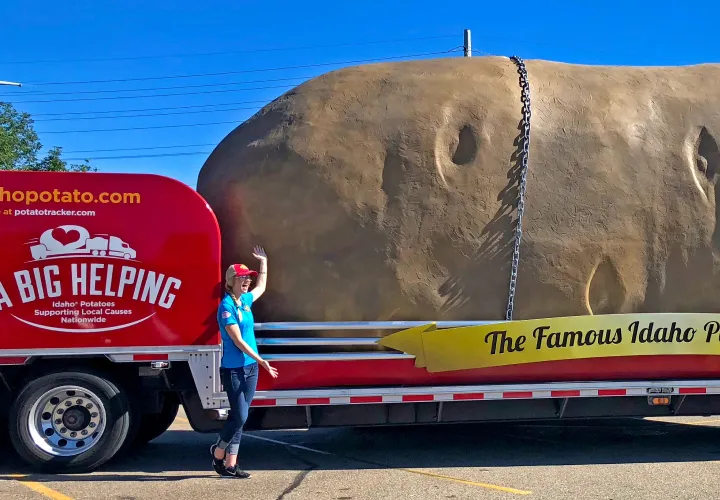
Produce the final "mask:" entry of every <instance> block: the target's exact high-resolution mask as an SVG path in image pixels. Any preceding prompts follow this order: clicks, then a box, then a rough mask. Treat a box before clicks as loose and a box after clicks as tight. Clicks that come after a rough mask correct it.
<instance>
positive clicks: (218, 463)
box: [210, 444, 231, 476]
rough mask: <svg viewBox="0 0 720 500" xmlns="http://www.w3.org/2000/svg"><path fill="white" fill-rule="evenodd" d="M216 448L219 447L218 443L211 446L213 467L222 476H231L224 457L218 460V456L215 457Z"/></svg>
mask: <svg viewBox="0 0 720 500" xmlns="http://www.w3.org/2000/svg"><path fill="white" fill-rule="evenodd" d="M216 448H217V445H215V444H214V445H212V446H211V447H210V455H212V459H213V461H212V468H213V470H214V471H215V472H217V473H218V474H220V475H221V476H230V475H231V474H228V473H227V469H225V463H224V459H222V458H221V459H220V460H218V459H217V458H215V449H216Z"/></svg>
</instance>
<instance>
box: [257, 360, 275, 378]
mask: <svg viewBox="0 0 720 500" xmlns="http://www.w3.org/2000/svg"><path fill="white" fill-rule="evenodd" d="M260 365H261V366H262V367H263V368H265V369H266V370H267V371H268V373H270V376H271V377H272V378H277V377H278V371H277V368H274V367H272V366H270V363H268V362H267V361H266V360H264V359H263V360H262V362H261V363H260Z"/></svg>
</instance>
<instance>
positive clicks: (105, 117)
mask: <svg viewBox="0 0 720 500" xmlns="http://www.w3.org/2000/svg"><path fill="white" fill-rule="evenodd" d="M256 109H260V108H259V107H257V106H255V107H243V108H228V109H202V110H200V109H196V110H192V111H188V110H185V111H172V112H169V113H142V114H136V115H123V116H118V115H110V116H81V117H78V118H46V119H44V120H33V122H59V121H75V120H109V119H113V120H117V119H120V118H142V117H148V116H169V115H189V114H196V113H224V112H226V111H248V110H256Z"/></svg>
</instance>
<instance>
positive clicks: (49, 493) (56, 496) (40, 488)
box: [6, 474, 73, 500]
mask: <svg viewBox="0 0 720 500" xmlns="http://www.w3.org/2000/svg"><path fill="white" fill-rule="evenodd" d="M6 477H10V478H12V479H15V480H16V481H17V482H18V483H20V484H22V485H23V486H25V487H26V488H29V489H31V490H33V491H34V492H36V493H40V494H41V495H43V496H46V497H48V498H52V500H73V499H72V498H71V497H69V496H67V495H63V494H62V493H60V492H59V491H55V490H53V489H51V488H48V487H47V486H44V485H42V484H40V483H38V482H36V481H23V480H22V478H24V477H27V476H25V475H22V474H9V475H8V476H6Z"/></svg>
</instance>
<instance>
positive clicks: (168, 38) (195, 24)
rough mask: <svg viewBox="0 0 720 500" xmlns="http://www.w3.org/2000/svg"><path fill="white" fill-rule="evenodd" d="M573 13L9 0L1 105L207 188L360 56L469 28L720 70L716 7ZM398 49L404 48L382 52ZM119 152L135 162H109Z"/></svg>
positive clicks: (508, 51)
mask: <svg viewBox="0 0 720 500" xmlns="http://www.w3.org/2000/svg"><path fill="white" fill-rule="evenodd" d="M573 4H574V5H573ZM573 4H571V3H570V2H552V1H544V2H540V1H537V0H535V1H533V0H529V1H527V2H488V3H484V2H460V3H457V2H437V1H435V2H430V1H425V0H423V1H416V2H410V1H402V2H392V1H388V0H385V1H382V2H380V1H377V0H366V1H364V2H328V1H324V0H323V1H317V2H285V1H274V2H270V1H266V2H260V1H240V0H237V1H233V2H231V1H205V2H197V1H187V0H176V1H172V2H170V1H163V0H155V1H152V2H147V1H143V2H140V1H134V0H125V1H123V2H99V1H92V2H91V1H82V0H74V1H71V2H58V1H48V0H37V1H35V2H27V1H21V0H3V1H2V2H0V19H1V20H2V22H1V25H2V31H1V32H0V37H2V42H1V43H0V80H12V81H19V82H22V83H24V86H23V87H22V88H19V89H18V88H14V87H5V86H0V100H2V101H7V102H13V103H14V105H15V106H16V107H17V108H18V109H20V110H22V111H27V112H29V113H31V114H32V116H33V118H34V119H35V127H36V130H37V131H38V133H39V135H40V139H41V141H42V143H43V145H44V146H45V147H46V148H48V147H51V146H56V145H57V146H61V147H62V148H63V150H64V152H65V153H64V157H65V158H68V159H70V158H89V159H91V161H92V163H93V165H95V166H97V167H98V168H99V170H100V171H104V172H152V173H159V174H163V175H167V176H170V177H174V178H177V179H179V180H181V181H183V182H185V183H187V184H189V185H191V186H192V187H195V182H196V179H197V173H198V171H199V170H200V168H201V167H202V164H203V161H204V160H205V158H206V157H207V154H208V153H209V152H210V151H212V149H213V147H214V145H216V144H217V143H218V142H219V141H220V140H222V138H223V137H224V136H225V135H227V134H228V133H229V132H230V131H231V130H232V129H233V128H235V127H236V126H237V125H238V124H240V123H242V122H243V121H244V120H246V119H247V118H249V117H250V116H252V114H254V113H255V112H256V111H257V109H259V108H260V107H261V106H262V105H263V104H265V103H267V102H269V101H270V100H272V99H273V98H275V97H277V96H279V95H281V94H282V93H283V92H285V91H287V90H289V89H290V88H291V87H292V86H294V85H297V84H299V83H301V82H303V81H304V80H306V79H308V78H310V77H313V76H316V75H319V74H322V73H324V72H326V71H330V70H332V69H336V68H339V67H343V66H348V65H352V63H348V62H350V61H357V60H364V59H383V58H412V59H417V58H425V57H438V56H415V57H408V56H413V55H417V54H428V53H434V52H442V51H447V50H449V49H453V48H455V47H458V46H461V45H462V37H463V29H465V28H468V29H471V30H472V38H473V48H474V49H475V50H478V51H482V52H485V53H489V54H493V55H506V56H510V55H519V56H521V57H523V58H525V59H549V60H555V61H564V62H574V63H584V64H619V65H684V64H694V63H703V62H718V61H720V43H718V42H720V34H719V33H720V31H719V30H718V29H717V20H718V17H719V15H720V6H718V4H717V3H716V2H711V1H708V0H698V1H695V2H688V3H686V4H685V5H683V4H682V2H677V1H676V2H669V1H668V2H664V1H657V2H631V1H628V2H617V1H606V2H574V3H573ZM420 38H422V39H420ZM410 39H412V40H410ZM390 40H405V41H393V42H387V43H375V42H386V41H390ZM477 55H481V54H476V56H477ZM448 56H449V57H461V56H462V52H461V51H460V52H456V53H452V54H448V55H446V56H443V57H448ZM330 63H334V64H330ZM320 64H327V65H325V66H315V67H308V68H294V69H291V68H290V67H293V66H295V67H296V66H303V65H320ZM278 68H284V69H278ZM208 73H210V74H214V75H212V76H209V75H207V74H208ZM217 73H226V74H222V75H218V74H217ZM198 74H202V75H206V76H200V77H188V78H177V77H178V76H186V75H198ZM108 80H116V81H108ZM91 82H92V83H91ZM168 87H173V88H168ZM128 89H145V90H144V91H139V90H135V91H127V90H128ZM121 90H126V91H125V92H121ZM163 94H178V95H172V96H168V95H163ZM121 97H122V98H121ZM127 97H131V98H127ZM38 101H42V102H38ZM157 108H160V109H157ZM243 108H247V109H243ZM131 115H149V116H131ZM185 125H187V126H185ZM101 129H131V130H113V131H100V130H101ZM195 153H197V154H195ZM151 155H156V156H151ZM157 155H162V156H157ZM171 155H172V156H171ZM118 156H127V157H132V158H114V159H103V158H106V157H118Z"/></svg>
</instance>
